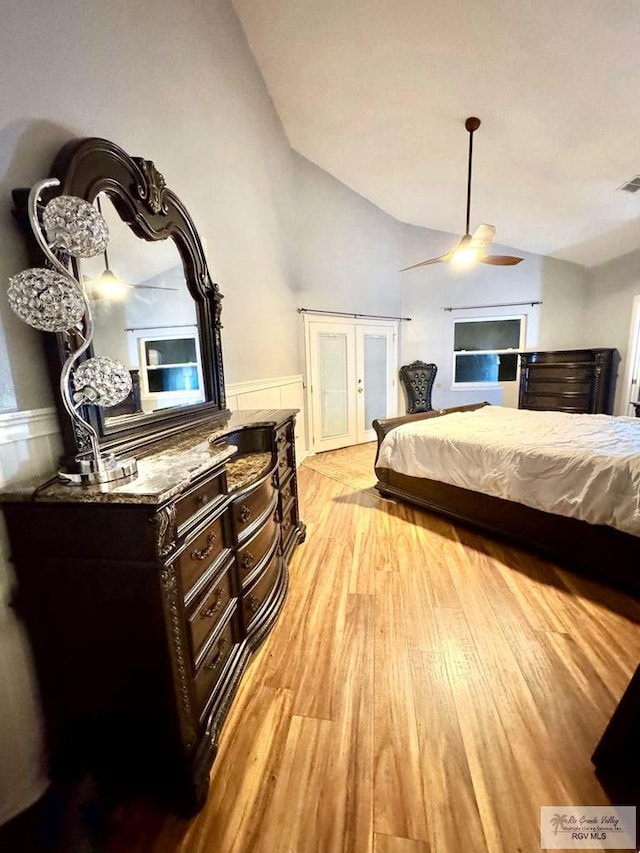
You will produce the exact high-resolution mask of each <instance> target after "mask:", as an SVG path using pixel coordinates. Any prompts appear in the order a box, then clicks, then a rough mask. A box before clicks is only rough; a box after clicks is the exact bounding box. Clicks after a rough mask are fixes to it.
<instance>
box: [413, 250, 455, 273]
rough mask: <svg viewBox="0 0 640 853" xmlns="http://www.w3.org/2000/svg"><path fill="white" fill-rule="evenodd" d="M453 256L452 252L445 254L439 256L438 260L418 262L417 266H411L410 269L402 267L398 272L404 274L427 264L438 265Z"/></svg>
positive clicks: (431, 259)
mask: <svg viewBox="0 0 640 853" xmlns="http://www.w3.org/2000/svg"><path fill="white" fill-rule="evenodd" d="M452 256H453V252H447V254H446V255H440V257H439V258H429V260H428V261H420V263H419V264H413V265H412V266H410V267H404V268H403V269H401V270H400V272H406V270H414V269H415V268H416V267H426V266H427V264H440V263H442V261H449V260H451V257H452Z"/></svg>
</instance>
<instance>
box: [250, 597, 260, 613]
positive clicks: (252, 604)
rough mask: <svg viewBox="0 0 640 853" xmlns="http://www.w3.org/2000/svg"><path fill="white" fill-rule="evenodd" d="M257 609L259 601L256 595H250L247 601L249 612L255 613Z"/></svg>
mask: <svg viewBox="0 0 640 853" xmlns="http://www.w3.org/2000/svg"><path fill="white" fill-rule="evenodd" d="M258 607H260V599H259V598H258V596H257V595H252V596H251V598H250V599H249V610H250V611H251V612H252V613H255V612H256V610H257V609H258Z"/></svg>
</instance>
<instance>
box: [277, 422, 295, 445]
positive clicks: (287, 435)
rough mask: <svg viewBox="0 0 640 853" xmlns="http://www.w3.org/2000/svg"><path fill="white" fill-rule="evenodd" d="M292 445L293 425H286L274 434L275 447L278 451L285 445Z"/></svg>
mask: <svg viewBox="0 0 640 853" xmlns="http://www.w3.org/2000/svg"><path fill="white" fill-rule="evenodd" d="M287 443H288V444H293V424H291V423H286V424H284V426H281V427H280V429H279V430H278V431H277V432H276V447H277V449H278V450H280V449H281V448H282V447H284V446H285V444H287Z"/></svg>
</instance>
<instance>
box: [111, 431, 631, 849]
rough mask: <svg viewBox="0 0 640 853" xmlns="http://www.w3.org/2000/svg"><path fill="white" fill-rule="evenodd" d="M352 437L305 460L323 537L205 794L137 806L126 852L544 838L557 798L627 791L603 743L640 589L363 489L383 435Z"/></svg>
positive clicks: (586, 801)
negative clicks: (203, 799) (177, 810)
mask: <svg viewBox="0 0 640 853" xmlns="http://www.w3.org/2000/svg"><path fill="white" fill-rule="evenodd" d="M336 453H337V456H336V459H337V467H336V477H334V476H331V464H330V463H331V454H323V457H324V458H323V460H322V466H323V468H324V471H325V473H320V472H319V471H318V470H313V468H312V467H310V466H305V465H303V466H302V467H301V468H300V471H299V483H300V495H301V506H302V517H303V518H304V520H305V521H306V524H307V530H308V536H307V541H306V543H305V544H303V545H302V546H301V547H300V548H299V549H298V551H297V553H296V555H295V558H294V560H293V562H292V565H291V571H290V575H291V577H290V591H289V595H288V598H287V601H286V604H285V608H284V611H283V613H282V616H281V618H280V620H279V622H278V623H277V625H276V626H275V628H274V629H273V631H272V633H271V634H270V636H269V637H268V638H267V640H266V642H265V643H264V645H263V646H262V647H261V649H260V650H259V651H258V653H257V654H256V655H255V657H254V659H253V662H252V663H251V665H250V668H249V670H248V672H247V675H246V677H245V678H244V680H243V682H242V685H241V688H240V691H239V694H238V695H237V697H236V700H235V702H234V704H233V707H232V711H231V713H230V715H229V717H228V720H227V722H226V724H225V727H224V729H223V732H222V736H221V740H220V751H219V753H218V757H217V759H216V762H215V764H214V767H213V771H212V775H211V788H210V792H209V798H208V801H207V804H206V806H205V808H204V810H203V811H202V812H201V813H200V814H199V815H198V816H197V817H196V818H195V819H193V820H191V821H186V820H180V819H178V818H176V817H172V816H166V815H160V814H158V813H154V812H152V811H150V810H144V809H139V810H137V811H136V809H132V810H129V811H127V810H125V811H124V813H123V814H121V815H120V818H119V822H118V823H117V826H116V835H115V838H114V840H113V841H112V843H111V845H110V846H109V850H110V851H113V853H116V851H117V853H123V851H144V853H147V851H156V852H157V853H173V851H180V853H277V852H278V851H287V852H289V851H291V853H315V851H318V853H320V852H321V853H341V852H342V851H345V853H360V851H362V852H363V853H368V852H369V851H371V853H476V851H477V853H485V851H490V853H498V851H509V853H517V851H520V852H521V853H533V851H536V853H537V851H539V850H540V832H539V815H540V807H541V806H543V805H550V806H555V805H558V806H563V805H594V804H595V805H597V804H604V803H607V802H609V799H608V796H607V794H606V793H605V791H604V790H603V789H602V787H601V786H600V784H599V782H598V781H597V780H596V778H595V776H594V773H593V769H592V765H591V762H590V755H591V753H592V751H593V749H594V747H595V745H596V743H597V742H598V739H599V737H600V735H601V734H602V731H603V730H604V728H605V726H606V724H607V722H608V720H609V717H610V715H611V713H612V712H613V710H614V708H615V706H616V704H617V702H618V700H619V698H620V697H621V695H622V693H623V691H624V689H625V687H626V686H627V684H628V682H629V679H630V678H631V675H632V673H633V671H634V670H635V668H636V666H637V665H638V663H639V661H640V604H639V603H638V600H637V599H633V598H632V597H630V596H628V595H625V594H624V593H621V592H617V591H613V590H610V589H608V588H607V587H605V586H603V585H601V584H599V583H596V582H594V581H590V580H587V579H584V578H581V577H578V576H576V575H573V574H571V573H570V572H568V571H566V570H563V569H560V568H558V567H557V566H554V565H552V564H550V563H549V562H546V561H544V560H542V559H540V558H538V557H535V556H531V555H529V554H527V553H525V552H524V551H521V550H518V549H516V548H512V547H509V546H506V545H504V544H502V543H498V542H496V541H492V540H490V539H487V538H485V537H484V536H481V535H479V534H478V533H474V532H471V531H470V530H468V529H465V528H463V527H459V526H455V525H453V524H452V523H450V522H448V521H446V520H444V519H442V518H440V517H437V516H434V515H430V514H428V513H426V512H423V511H421V510H418V509H414V508H412V507H410V506H408V505H402V504H397V503H393V502H390V501H385V500H382V499H381V498H379V497H377V496H374V495H373V494H372V493H371V492H370V491H368V490H366V488H365V489H364V490H363V488H360V489H358V488H354V487H353V486H352V485H348V484H347V482H346V481H348V480H349V476H348V473H347V474H346V475H345V473H344V469H345V458H348V456H349V453H351V454H353V456H352V458H353V460H354V466H355V467H356V468H357V467H358V466H360V467H362V465H363V464H366V465H367V466H369V465H372V463H373V453H374V448H373V446H370V447H364V448H356V449H354V450H352V451H344V450H343V451H337V452H336ZM363 460H364V462H363ZM316 467H318V465H317V464H316ZM338 469H340V470H338ZM361 473H362V471H360V474H361ZM358 476H359V475H358ZM356 480H357V477H356ZM357 481H358V480H357ZM358 482H359V481H358ZM371 482H373V478H372V477H371ZM366 485H367V484H366V483H362V484H361V486H366ZM612 559H615V557H612Z"/></svg>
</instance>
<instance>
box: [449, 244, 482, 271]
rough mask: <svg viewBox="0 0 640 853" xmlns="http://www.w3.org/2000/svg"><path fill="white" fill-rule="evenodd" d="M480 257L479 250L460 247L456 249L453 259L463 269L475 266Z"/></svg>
mask: <svg viewBox="0 0 640 853" xmlns="http://www.w3.org/2000/svg"><path fill="white" fill-rule="evenodd" d="M479 257H480V252H479V250H478V249H472V248H470V247H469V246H460V247H459V248H458V249H456V250H455V251H454V253H453V255H452V257H451V260H452V262H453V263H454V264H456V265H457V266H461V267H468V266H471V264H474V263H475V262H476V261H477V260H478V258H479Z"/></svg>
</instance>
